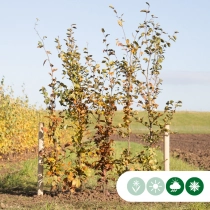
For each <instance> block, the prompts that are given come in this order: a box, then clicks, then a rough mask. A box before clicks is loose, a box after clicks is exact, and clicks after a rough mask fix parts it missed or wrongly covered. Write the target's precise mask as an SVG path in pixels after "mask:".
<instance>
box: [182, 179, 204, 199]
mask: <svg viewBox="0 0 210 210" xmlns="http://www.w3.org/2000/svg"><path fill="white" fill-rule="evenodd" d="M203 189H204V183H203V181H202V180H201V179H199V178H198V177H192V178H190V179H188V180H187V182H186V190H187V192H188V193H189V194H190V195H193V196H196V195H199V194H201V193H202V191H203Z"/></svg>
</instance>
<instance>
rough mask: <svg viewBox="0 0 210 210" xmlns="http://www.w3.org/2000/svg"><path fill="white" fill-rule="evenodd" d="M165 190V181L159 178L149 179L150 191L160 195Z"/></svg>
mask: <svg viewBox="0 0 210 210" xmlns="http://www.w3.org/2000/svg"><path fill="white" fill-rule="evenodd" d="M163 190H164V184H163V181H162V180H161V179H159V178H153V179H152V180H150V181H149V185H148V191H149V193H151V194H153V195H159V194H161V193H162V192H163Z"/></svg>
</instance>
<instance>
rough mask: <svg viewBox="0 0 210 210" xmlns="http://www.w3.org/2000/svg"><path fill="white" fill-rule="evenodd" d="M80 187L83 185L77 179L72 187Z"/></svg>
mask: <svg viewBox="0 0 210 210" xmlns="http://www.w3.org/2000/svg"><path fill="white" fill-rule="evenodd" d="M80 185H81V182H80V180H79V179H77V178H76V179H74V180H73V181H72V186H75V187H77V188H78V187H80Z"/></svg>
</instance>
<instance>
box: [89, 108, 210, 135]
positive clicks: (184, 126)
mask: <svg viewBox="0 0 210 210" xmlns="http://www.w3.org/2000/svg"><path fill="white" fill-rule="evenodd" d="M123 115H124V114H123V111H117V112H116V113H115V116H114V124H115V125H118V124H119V123H122V122H123ZM138 116H139V117H144V118H145V120H146V118H147V114H146V112H143V111H142V112H139V114H138ZM92 121H93V122H95V120H94V118H93V117H92ZM90 130H91V132H93V131H94V128H93V125H90ZM131 130H132V133H139V134H140V133H145V132H147V131H148V130H147V128H146V127H145V126H143V125H141V124H140V123H137V122H135V120H134V119H132V123H131ZM171 130H172V131H173V132H178V133H186V134H210V112H188V111H180V112H176V113H175V114H174V118H173V120H172V123H171Z"/></svg>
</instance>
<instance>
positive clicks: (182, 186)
mask: <svg viewBox="0 0 210 210" xmlns="http://www.w3.org/2000/svg"><path fill="white" fill-rule="evenodd" d="M173 179H177V180H178V181H180V185H181V188H180V189H181V190H180V192H179V193H171V192H170V188H169V187H170V184H169V182H170V181H173ZM184 188H185V185H184V182H183V181H182V179H180V178H179V177H171V178H170V179H168V181H167V182H166V190H167V192H168V193H169V194H170V195H173V196H177V195H180V194H181V193H183V191H184Z"/></svg>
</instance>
